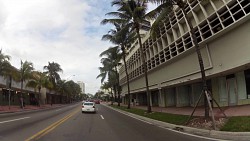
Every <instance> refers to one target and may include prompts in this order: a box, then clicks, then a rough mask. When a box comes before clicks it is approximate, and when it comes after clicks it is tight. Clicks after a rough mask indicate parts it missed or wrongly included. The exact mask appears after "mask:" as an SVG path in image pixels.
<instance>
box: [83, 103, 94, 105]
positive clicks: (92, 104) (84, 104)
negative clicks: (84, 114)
mask: <svg viewBox="0 0 250 141" xmlns="http://www.w3.org/2000/svg"><path fill="white" fill-rule="evenodd" d="M93 104H94V103H84V105H93Z"/></svg>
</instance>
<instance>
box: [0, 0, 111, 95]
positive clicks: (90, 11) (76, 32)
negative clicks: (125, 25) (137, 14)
mask: <svg viewBox="0 0 250 141" xmlns="http://www.w3.org/2000/svg"><path fill="white" fill-rule="evenodd" d="M103 2H106V3H107V4H106V5H103V4H97V3H99V0H96V1H94V0H92V1H90V0H0V47H1V48H2V49H3V52H4V53H5V54H8V55H10V56H11V57H12V60H11V63H12V65H14V66H15V67H17V68H19V67H20V60H21V59H22V60H28V61H31V62H33V64H34V66H35V68H36V69H37V70H42V68H43V66H45V65H47V64H48V62H52V61H54V62H57V63H59V64H60V65H61V67H62V69H63V70H64V72H63V74H61V76H62V78H64V79H66V78H67V77H69V76H72V75H75V77H72V79H73V80H75V81H78V80H79V81H83V82H85V83H86V92H89V93H95V92H96V91H97V90H98V88H99V86H100V80H96V76H97V75H98V74H99V70H98V67H99V66H100V58H99V54H100V52H101V51H103V50H105V49H106V48H107V47H109V46H110V45H109V43H108V42H103V41H101V40H100V39H101V36H102V35H103V34H105V33H106V31H107V29H105V26H100V21H101V20H102V19H103V18H105V17H104V14H105V13H107V11H105V10H107V7H108V6H107V5H109V4H110V1H107V0H106V1H103ZM95 4H97V5H95ZM101 6H102V7H101ZM104 7H105V8H106V9H105V8H104ZM97 9H98V10H97ZM103 10H104V11H103ZM86 33H88V34H86Z"/></svg>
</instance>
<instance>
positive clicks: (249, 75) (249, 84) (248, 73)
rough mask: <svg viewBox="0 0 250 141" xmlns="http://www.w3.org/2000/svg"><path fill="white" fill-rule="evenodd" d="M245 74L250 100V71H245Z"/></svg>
mask: <svg viewBox="0 0 250 141" xmlns="http://www.w3.org/2000/svg"><path fill="white" fill-rule="evenodd" d="M244 73H245V80H246V89H247V98H250V69H248V70H245V71H244Z"/></svg>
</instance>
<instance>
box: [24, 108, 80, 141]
mask: <svg viewBox="0 0 250 141" xmlns="http://www.w3.org/2000/svg"><path fill="white" fill-rule="evenodd" d="M77 112H79V110H75V111H74V112H72V113H70V114H69V115H67V116H65V117H64V118H62V119H60V120H59V121H57V122H55V123H53V124H51V125H50V126H48V127H47V128H45V129H43V130H41V131H39V132H38V133H36V134H35V135H33V136H31V137H29V138H28V139H26V140H25V141H32V140H38V139H39V138H41V137H42V136H44V135H46V134H47V133H49V132H50V131H52V130H54V129H55V128H56V127H57V126H59V125H60V124H62V123H63V122H65V121H66V120H68V119H69V118H70V117H72V116H73V115H75V114H76V113H77Z"/></svg>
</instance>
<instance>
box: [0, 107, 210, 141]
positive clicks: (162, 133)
mask: <svg viewBox="0 0 250 141" xmlns="http://www.w3.org/2000/svg"><path fill="white" fill-rule="evenodd" d="M97 108H98V112H97V113H96V114H90V113H84V114H82V113H81V105H80V103H78V104H74V105H69V106H65V107H61V108H56V109H50V110H42V111H37V112H26V113H14V114H1V115H0V140H1V141H22V140H26V141H28V140H39V141H57V140H59V141H70V140H71V141H98V140H102V141H166V140H168V141H183V140H185V141H201V140H204V141H208V140H209V139H207V138H200V137H197V136H190V135H186V134H181V133H178V132H173V131H171V130H167V129H164V128H160V127H157V126H155V125H152V124H149V123H146V122H143V121H140V120H137V119H134V118H132V117H129V116H127V115H124V114H121V113H119V112H116V111H114V110H112V109H109V108H108V107H106V106H103V105H101V104H100V105H99V104H98V105H97Z"/></svg>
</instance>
